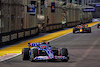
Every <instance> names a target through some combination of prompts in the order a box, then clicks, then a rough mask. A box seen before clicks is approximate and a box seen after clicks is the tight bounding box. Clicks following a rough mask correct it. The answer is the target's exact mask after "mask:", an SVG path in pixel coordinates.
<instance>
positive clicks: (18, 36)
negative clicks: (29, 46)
mask: <svg viewBox="0 0 100 67" xmlns="http://www.w3.org/2000/svg"><path fill="white" fill-rule="evenodd" d="M38 34H39V28H38V27H34V28H28V29H22V30H16V31H11V32H7V33H1V34H0V45H2V44H6V43H10V44H11V43H12V42H16V41H20V40H22V39H25V38H28V37H31V36H34V35H38Z"/></svg>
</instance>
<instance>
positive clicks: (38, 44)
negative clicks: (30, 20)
mask: <svg viewBox="0 0 100 67" xmlns="http://www.w3.org/2000/svg"><path fill="white" fill-rule="evenodd" d="M41 44H42V43H28V46H29V47H30V46H31V47H38V46H40V45H41Z"/></svg>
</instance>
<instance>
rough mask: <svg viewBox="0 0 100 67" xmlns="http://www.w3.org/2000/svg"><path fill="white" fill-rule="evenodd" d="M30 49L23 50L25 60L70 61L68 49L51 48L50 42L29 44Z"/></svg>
mask: <svg viewBox="0 0 100 67" xmlns="http://www.w3.org/2000/svg"><path fill="white" fill-rule="evenodd" d="M28 46H29V48H23V50H22V57H23V60H30V61H31V62H33V61H39V60H48V61H49V60H61V61H66V62H67V61H68V60H69V54H68V50H67V49H66V48H60V49H58V48H55V47H51V46H50V44H49V42H46V43H45V42H44V43H28ZM30 47H32V48H30Z"/></svg>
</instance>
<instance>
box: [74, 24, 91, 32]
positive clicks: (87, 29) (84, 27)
mask: <svg viewBox="0 0 100 67" xmlns="http://www.w3.org/2000/svg"><path fill="white" fill-rule="evenodd" d="M81 32H87V33H91V27H88V25H83V24H81V25H77V26H76V27H74V28H73V33H81Z"/></svg>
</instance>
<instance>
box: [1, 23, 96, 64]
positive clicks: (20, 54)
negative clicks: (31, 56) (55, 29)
mask: <svg viewBox="0 0 100 67" xmlns="http://www.w3.org/2000/svg"><path fill="white" fill-rule="evenodd" d="M95 25H97V24H95ZM95 25H92V26H91V27H93V26H95ZM70 33H72V32H70ZM70 33H67V34H64V35H62V36H59V37H56V38H54V39H52V40H49V41H48V42H51V41H53V40H56V39H58V38H61V37H64V36H66V35H68V34H70ZM21 54H22V53H19V54H17V55H14V56H12V57H9V58H5V59H4V60H0V62H3V61H5V60H9V59H11V58H14V57H16V56H19V55H21Z"/></svg>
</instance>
